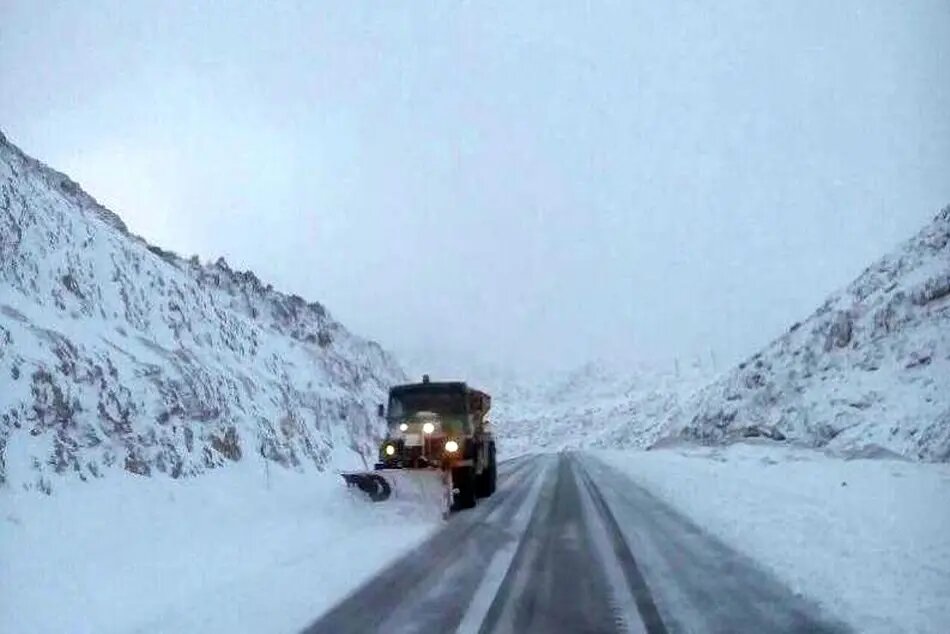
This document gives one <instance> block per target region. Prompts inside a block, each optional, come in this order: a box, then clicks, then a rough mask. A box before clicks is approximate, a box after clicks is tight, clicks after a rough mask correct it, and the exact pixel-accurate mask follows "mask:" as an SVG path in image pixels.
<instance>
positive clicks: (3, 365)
mask: <svg viewBox="0 0 950 634" xmlns="http://www.w3.org/2000/svg"><path fill="white" fill-rule="evenodd" d="M402 378H403V375H402V371H401V370H400V369H399V367H398V365H397V364H396V363H395V362H394V360H393V359H392V358H391V357H390V356H389V355H388V354H387V353H386V352H384V351H383V350H382V349H381V348H380V347H379V346H378V345H377V344H375V343H373V342H370V341H366V340H363V339H361V338H359V337H357V336H354V335H353V334H351V333H349V332H348V331H347V330H346V329H345V328H344V327H343V326H342V325H341V324H339V323H338V322H336V321H335V320H334V319H333V318H332V317H331V316H330V315H329V313H328V312H327V310H326V309H325V308H324V307H323V306H322V305H321V304H319V303H316V302H307V301H305V300H303V299H302V298H300V297H297V296H295V295H285V294H283V293H280V292H278V291H276V290H274V288H273V287H271V286H270V285H268V284H264V283H263V282H261V281H260V280H259V279H258V278H257V277H256V276H255V275H254V274H253V273H251V272H242V271H235V270H232V269H231V268H230V267H229V266H228V264H227V263H226V262H225V261H224V260H223V259H219V260H217V261H216V262H214V263H208V264H203V263H201V262H199V260H198V258H197V257H193V258H191V259H187V260H186V259H183V258H180V257H179V256H177V255H176V254H174V253H171V252H168V251H165V250H163V249H160V248H158V247H155V246H152V245H149V244H147V243H146V242H145V241H144V240H142V239H141V238H138V237H137V236H134V235H132V234H130V233H129V231H128V230H127V228H126V226H125V225H124V223H123V222H122V221H121V220H120V219H119V218H118V216H116V215H115V214H113V213H112V212H110V211H109V210H107V209H105V208H104V207H102V206H101V205H100V204H99V203H97V202H96V201H95V200H94V199H93V198H92V197H91V196H89V195H88V194H86V193H85V192H83V191H82V189H81V188H80V187H79V186H78V185H76V183H74V182H73V181H71V180H70V179H69V178H68V177H66V176H64V175H62V174H60V173H58V172H56V171H54V170H52V169H50V168H48V167H46V166H45V165H43V164H42V163H40V162H38V161H36V160H34V159H32V158H30V157H28V156H26V155H25V154H23V153H22V152H21V151H20V150H19V149H18V148H16V147H15V146H13V145H12V144H10V143H9V142H8V141H7V140H6V139H5V138H3V137H2V135H0V387H2V390H0V481H2V482H4V483H5V484H6V485H7V486H22V487H26V488H39V489H42V490H45V491H48V490H50V489H52V488H54V487H55V482H56V478H57V477H61V476H71V477H76V478H79V479H82V480H89V479H95V478H99V477H103V476H105V475H107V474H108V473H109V472H110V470H113V469H124V470H126V471H128V472H130V473H134V474H137V475H140V476H164V477H172V478H179V477H187V476H195V475H198V474H201V473H204V472H206V471H207V470H209V469H214V468H218V467H221V466H224V465H227V464H230V463H234V462H237V461H241V460H246V459H248V458H249V457H257V458H261V459H266V460H271V461H274V462H276V463H280V464H282V465H284V466H286V467H288V468H297V469H307V468H312V469H325V468H327V467H328V466H330V465H331V464H332V463H333V461H334V459H335V456H339V455H341V454H347V453H348V454H353V455H355V454H359V453H363V454H369V453H371V452H372V445H373V444H374V443H375V441H376V437H377V436H378V435H379V434H380V432H381V429H380V427H379V422H378V420H377V419H376V417H375V414H374V409H375V404H376V403H377V402H379V401H380V400H381V399H382V398H383V396H384V394H385V390H386V388H387V387H388V385H390V384H392V383H393V382H397V381H399V380H401V379H402Z"/></svg>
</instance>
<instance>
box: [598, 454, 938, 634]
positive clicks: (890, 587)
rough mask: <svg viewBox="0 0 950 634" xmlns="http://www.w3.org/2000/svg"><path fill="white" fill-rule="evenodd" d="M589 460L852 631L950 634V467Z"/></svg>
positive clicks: (743, 458)
mask: <svg viewBox="0 0 950 634" xmlns="http://www.w3.org/2000/svg"><path fill="white" fill-rule="evenodd" d="M596 455H597V456H599V457H600V458H602V459H603V460H604V461H605V462H607V463H608V464H611V465H613V466H615V467H617V468H619V469H621V470H622V471H624V472H625V473H627V474H629V475H630V476H631V477H632V478H633V479H634V480H635V481H637V482H638V483H641V484H643V485H644V486H645V487H647V488H648V489H649V490H651V491H652V492H654V493H655V494H656V495H658V496H659V497H661V498H663V499H665V500H666V501H668V502H669V503H671V504H672V505H673V506H675V507H677V508H678V509H679V510H681V511H682V512H683V513H684V514H686V515H688V516H690V517H691V518H692V519H694V521H696V522H697V523H698V524H700V525H701V526H705V527H706V528H708V530H709V531H710V532H711V533H713V534H715V535H717V536H718V537H720V538H721V539H723V540H725V541H726V542H727V543H730V544H731V545H732V546H734V547H735V548H737V549H738V550H740V551H743V552H745V553H746V554H748V555H750V556H751V557H753V558H755V559H756V560H758V561H760V562H761V563H762V564H763V565H765V566H766V567H767V568H769V569H771V570H772V571H773V572H774V573H775V574H776V575H777V576H778V577H779V578H780V579H782V580H784V581H785V582H786V583H787V584H788V585H789V586H790V587H791V588H792V589H793V590H795V591H797V592H801V593H802V594H804V595H807V596H809V597H811V598H812V599H814V600H815V601H816V602H818V603H819V604H821V605H822V607H824V608H825V609H827V610H828V611H829V612H831V613H832V614H835V615H837V616H838V617H840V618H842V619H845V620H847V621H849V622H850V623H851V624H852V625H853V626H854V627H855V628H857V629H858V630H859V631H862V632H897V631H901V632H934V633H936V632H946V631H948V629H950V532H948V529H950V465H945V464H915V463H910V462H904V461H899V460H850V461H849V460H842V459H838V458H831V457H828V456H826V455H823V454H821V453H818V452H813V451H808V450H801V449H791V448H787V447H778V446H766V445H752V444H739V445H734V446H730V447H724V448H703V449H692V448H690V449H674V448H670V449H663V450H653V451H648V452H642V451H604V452H598V453H597V454H596Z"/></svg>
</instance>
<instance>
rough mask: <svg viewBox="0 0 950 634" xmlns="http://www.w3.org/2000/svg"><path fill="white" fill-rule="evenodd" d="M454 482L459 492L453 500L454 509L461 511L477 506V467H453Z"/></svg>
mask: <svg viewBox="0 0 950 634" xmlns="http://www.w3.org/2000/svg"><path fill="white" fill-rule="evenodd" d="M452 484H453V486H454V487H455V488H456V489H458V493H456V494H455V497H454V498H453V500H452V510H453V511H461V510H462V509H470V508H473V507H474V506H475V469H474V468H473V467H456V468H455V469H452Z"/></svg>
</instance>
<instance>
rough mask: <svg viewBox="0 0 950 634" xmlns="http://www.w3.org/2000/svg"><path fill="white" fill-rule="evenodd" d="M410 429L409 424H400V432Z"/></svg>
mask: <svg viewBox="0 0 950 634" xmlns="http://www.w3.org/2000/svg"><path fill="white" fill-rule="evenodd" d="M408 429H409V425H408V423H399V431H408Z"/></svg>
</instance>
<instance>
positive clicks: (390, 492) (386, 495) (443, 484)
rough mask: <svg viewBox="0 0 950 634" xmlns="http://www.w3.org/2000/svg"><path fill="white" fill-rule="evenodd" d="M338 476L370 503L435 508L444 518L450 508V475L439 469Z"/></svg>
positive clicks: (383, 470)
mask: <svg viewBox="0 0 950 634" xmlns="http://www.w3.org/2000/svg"><path fill="white" fill-rule="evenodd" d="M340 475H341V476H342V477H343V480H345V481H346V485H347V486H348V487H350V488H356V489H359V490H360V491H362V492H363V493H365V494H366V496H367V497H368V498H369V499H370V500H372V501H373V502H384V501H386V500H407V501H412V502H419V503H422V504H424V505H425V506H429V507H433V508H438V509H439V511H440V512H441V513H442V514H443V515H447V514H448V512H449V509H450V507H451V505H452V482H451V480H452V478H451V475H450V472H448V471H441V470H438V469H379V470H377V471H349V472H346V471H344V472H342V473H340Z"/></svg>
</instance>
